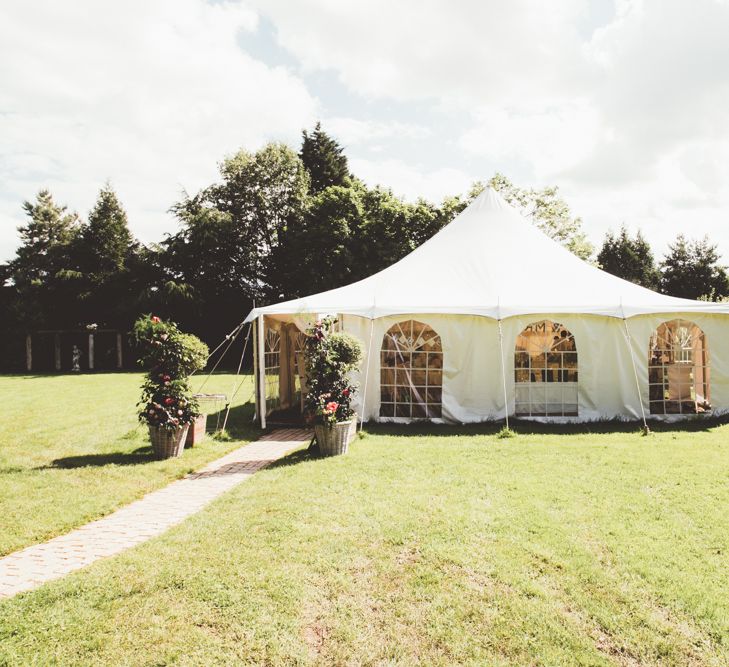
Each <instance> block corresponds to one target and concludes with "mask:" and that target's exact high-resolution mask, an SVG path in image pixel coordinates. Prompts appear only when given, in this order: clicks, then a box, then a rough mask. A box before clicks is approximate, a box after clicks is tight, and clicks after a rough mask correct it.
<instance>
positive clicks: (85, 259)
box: [79, 183, 134, 284]
mask: <svg viewBox="0 0 729 667" xmlns="http://www.w3.org/2000/svg"><path fill="white" fill-rule="evenodd" d="M133 245H134V237H133V236H132V233H131V232H130V231H129V221H128V220H127V214H126V211H125V210H124V209H123V208H122V205H121V204H120V202H119V198H118V197H117V196H116V192H114V190H113V188H112V187H111V184H109V183H107V184H106V185H105V186H104V187H103V188H101V190H100V191H99V197H98V199H97V200H96V204H95V205H94V208H93V209H92V210H91V212H90V213H89V219H88V222H87V223H86V225H84V227H83V231H82V233H81V238H80V240H79V254H80V263H81V266H80V268H81V270H82V272H83V273H84V274H86V275H87V276H88V277H89V278H90V279H91V280H92V281H93V282H94V283H96V284H101V283H104V282H106V281H108V280H109V279H110V278H111V277H112V276H114V275H116V274H118V273H120V272H122V271H124V269H125V266H126V263H127V259H128V257H129V255H130V253H131V252H132V250H133Z"/></svg>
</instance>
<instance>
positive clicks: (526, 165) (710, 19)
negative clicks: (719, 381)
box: [0, 0, 729, 261]
mask: <svg viewBox="0 0 729 667" xmlns="http://www.w3.org/2000/svg"><path fill="white" fill-rule="evenodd" d="M318 119H320V120H321V121H322V124H323V126H324V129H326V130H327V131H329V132H330V133H332V134H334V135H335V136H336V137H337V138H338V139H339V140H340V141H341V143H342V144H343V145H344V146H345V147H346V152H347V155H348V156H349V158H350V163H351V167H352V170H353V171H354V172H355V173H356V174H358V175H359V176H360V177H362V178H364V179H365V180H366V181H368V182H369V183H371V184H375V183H380V184H383V185H386V186H389V187H391V188H392V189H393V190H394V191H395V192H396V193H397V194H400V195H402V196H404V197H405V198H408V199H410V198H415V197H417V196H425V197H427V198H429V199H431V200H434V201H440V199H441V198H442V197H443V196H444V195H446V194H456V193H459V192H463V191H464V190H466V189H467V188H468V186H469V185H470V183H472V182H473V181H474V180H477V179H481V180H485V179H488V178H489V177H490V176H491V175H492V174H493V173H494V172H495V171H497V170H498V171H501V172H503V173H505V174H506V175H507V176H509V177H510V178H511V179H512V180H513V181H514V182H516V183H517V184H519V185H524V186H540V185H552V184H554V185H559V186H560V188H561V190H562V193H563V195H564V196H565V198H566V199H567V200H568V202H569V203H570V204H571V206H572V208H573V209H574V210H575V212H576V213H578V214H579V215H581V216H582V217H583V219H584V221H585V226H586V230H587V232H588V234H589V235H590V237H591V238H592V239H593V241H595V242H599V241H600V240H601V239H602V237H603V235H604V233H605V231H607V230H608V229H610V228H616V227H618V226H619V225H620V224H621V223H625V224H626V225H627V226H628V227H630V228H632V229H636V228H638V227H640V228H642V229H643V231H644V233H645V234H646V236H647V237H648V238H649V240H650V241H651V242H652V243H653V244H654V245H655V247H656V249H657V250H659V251H662V250H663V249H664V248H665V246H666V243H667V242H669V241H671V240H672V239H673V238H674V237H675V235H676V234H677V233H679V232H681V231H683V232H685V233H687V234H688V235H690V236H702V235H704V234H709V235H710V236H711V237H712V239H713V240H715V241H716V242H717V243H719V246H720V249H721V251H722V253H723V254H724V257H725V259H726V260H727V261H729V0H693V1H692V2H691V3H688V2H686V1H685V0H592V1H590V2H578V1H577V0H560V1H559V2H549V3H547V2H543V1H542V0H512V1H511V2H503V0H498V1H496V0H480V1H479V0H473V1H470V0H469V1H466V0H462V1H460V2H446V1H445V0H443V1H437V0H417V1H416V0H399V1H398V2H392V0H388V1H385V0H368V1H367V2H345V1H343V0H307V1H302V0H298V1H296V2H294V1H293V0H243V1H241V2H205V1H204V0H127V1H126V2H111V1H110V0H73V1H72V2H57V1H53V0H4V1H3V2H2V4H1V5H0V261H1V260H4V259H8V258H9V257H10V256H12V254H13V251H14V249H15V247H16V245H17V234H16V231H15V228H16V227H17V225H19V224H21V223H22V222H23V214H22V211H21V203H22V201H23V200H25V199H30V198H33V197H34V196H35V193H36V192H37V191H38V190H39V189H40V188H43V187H47V188H50V189H51V191H52V192H53V193H54V195H55V196H56V198H57V199H58V200H59V201H60V202H62V203H65V204H67V205H68V206H69V208H71V209H74V210H77V211H78V212H79V213H80V214H81V215H82V216H85V215H86V214H87V212H88V210H89V209H90V208H91V206H92V205H93V202H94V199H95V197H96V193H97V192H98V189H99V187H101V185H102V184H103V183H104V181H106V180H107V179H109V180H111V182H112V184H113V185H114V187H115V188H116V189H117V191H118V193H119V195H120V197H121V199H122V202H123V203H124V205H125V206H126V208H127V210H128V212H129V217H130V222H131V226H132V228H133V231H134V232H135V233H136V234H137V235H138V236H139V237H140V238H141V239H143V240H145V241H155V240H160V239H161V238H162V237H163V235H164V233H165V232H170V231H174V230H175V228H176V224H175V221H174V219H173V218H172V217H171V216H170V215H169V213H168V212H167V210H168V208H169V206H170V205H171V204H172V203H173V202H174V201H175V200H176V199H177V198H178V197H179V195H180V192H181V191H182V190H183V188H184V189H186V190H188V191H190V192H193V191H195V190H197V189H198V188H200V187H202V186H204V185H207V184H209V183H210V182H212V181H213V180H214V179H215V176H216V164H217V162H218V161H219V160H220V159H221V157H222V156H224V155H226V154H229V153H232V152H233V151H235V150H236V149H238V148H239V147H245V148H248V149H256V148H257V147H259V146H261V145H262V144H263V143H265V142H266V141H269V140H280V141H286V142H288V143H290V144H291V145H292V146H295V147H297V146H298V143H299V140H300V133H301V130H302V128H305V127H311V126H312V125H313V123H315V122H316V120H318Z"/></svg>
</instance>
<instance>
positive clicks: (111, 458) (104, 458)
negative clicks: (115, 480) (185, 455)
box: [36, 447, 158, 470]
mask: <svg viewBox="0 0 729 667" xmlns="http://www.w3.org/2000/svg"><path fill="white" fill-rule="evenodd" d="M157 460H158V459H156V458H154V454H153V453H152V447H139V448H137V449H135V450H134V451H131V452H109V453H108V454H82V455H80V456H64V457H63V458H61V459H55V460H54V461H52V462H51V464H50V465H47V466H41V467H40V468H36V470H48V469H50V468H64V469H68V468H86V467H90V466H91V467H95V466H108V465H117V466H131V465H139V464H140V463H151V462H152V461H157Z"/></svg>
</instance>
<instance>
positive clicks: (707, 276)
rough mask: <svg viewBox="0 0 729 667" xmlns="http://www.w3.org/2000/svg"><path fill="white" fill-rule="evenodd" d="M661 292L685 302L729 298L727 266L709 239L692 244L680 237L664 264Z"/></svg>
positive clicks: (662, 264)
mask: <svg viewBox="0 0 729 667" xmlns="http://www.w3.org/2000/svg"><path fill="white" fill-rule="evenodd" d="M661 269H662V275H661V290H662V291H663V292H664V293H665V294H670V295H671V296H678V297H683V298H685V299H709V300H711V301H718V300H720V299H723V298H724V297H726V296H728V295H729V277H727V272H726V267H724V266H721V265H720V264H719V253H718V251H717V246H716V245H714V244H712V243H710V242H709V238H708V236H705V237H704V238H703V239H701V240H700V241H689V240H687V239H686V237H685V236H684V235H683V234H679V235H678V237H677V238H676V241H675V242H674V243H673V244H671V245H669V252H668V254H667V255H666V256H665V258H664V259H663V261H662V262H661Z"/></svg>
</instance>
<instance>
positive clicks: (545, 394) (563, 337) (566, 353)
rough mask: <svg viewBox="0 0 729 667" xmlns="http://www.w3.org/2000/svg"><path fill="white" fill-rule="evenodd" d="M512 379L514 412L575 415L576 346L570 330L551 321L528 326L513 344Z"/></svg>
mask: <svg viewBox="0 0 729 667" xmlns="http://www.w3.org/2000/svg"><path fill="white" fill-rule="evenodd" d="M514 381H515V383H516V387H515V389H516V402H515V405H516V414H517V415H521V416H533V417H535V416H555V417H556V416H564V415H567V414H569V415H576V414H577V345H576V344H575V339H574V336H573V335H572V333H571V332H570V331H569V330H568V329H566V328H565V327H564V326H563V325H562V324H559V323H557V322H552V321H551V320H541V321H539V322H533V323H532V324H530V325H528V326H527V327H526V328H525V329H524V330H523V331H522V332H521V333H520V334H519V336H518V337H517V339H516V344H515V346H514ZM568 387H571V389H569V390H568V389H567V388H568Z"/></svg>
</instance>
